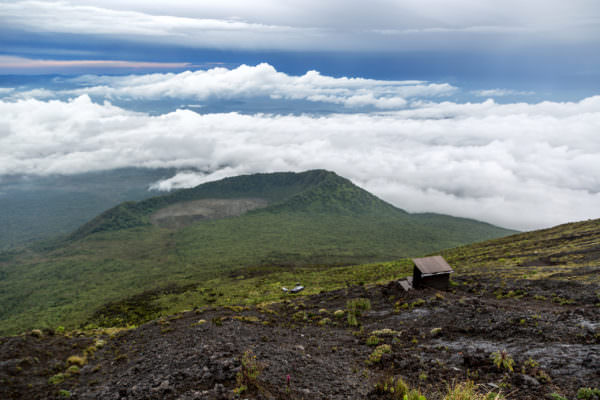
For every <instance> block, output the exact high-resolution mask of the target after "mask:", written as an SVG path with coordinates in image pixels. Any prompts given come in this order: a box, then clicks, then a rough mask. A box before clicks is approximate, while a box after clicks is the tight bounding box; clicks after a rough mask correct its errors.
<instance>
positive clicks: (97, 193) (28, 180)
mask: <svg viewBox="0 0 600 400" xmlns="http://www.w3.org/2000/svg"><path fill="white" fill-rule="evenodd" d="M174 173H175V169H166V168H162V169H149V168H123V169H115V170H110V171H101V172H89V173H82V174H75V175H68V176H67V175H50V176H6V175H3V176H0V250H3V249H7V248H11V247H18V246H20V245H23V244H25V243H31V242H32V241H35V240H43V239H48V238H51V237H55V236H57V235H68V234H70V233H72V232H73V230H75V229H77V228H78V227H79V226H81V225H82V224H84V223H85V222H87V221H89V220H90V219H91V218H94V217H95V216H96V215H98V214H99V213H101V212H102V211H104V210H106V209H108V208H110V207H114V206H115V205H117V204H119V203H121V202H123V201H127V200H142V199H144V198H147V197H151V196H155V195H156V192H150V191H149V190H148V187H149V185H150V184H151V183H153V182H156V181H158V180H160V179H165V178H168V177H170V176H172V175H173V174H174Z"/></svg>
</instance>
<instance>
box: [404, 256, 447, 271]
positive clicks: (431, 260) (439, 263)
mask: <svg viewBox="0 0 600 400" xmlns="http://www.w3.org/2000/svg"><path fill="white" fill-rule="evenodd" d="M412 261H413V262H414V263H415V266H416V267H417V268H419V271H421V273H422V274H425V275H434V274H442V273H446V274H449V273H451V272H454V271H453V270H452V267H451V266H450V265H448V263H447V262H446V260H444V258H443V257H442V256H433V257H423V258H413V259H412Z"/></svg>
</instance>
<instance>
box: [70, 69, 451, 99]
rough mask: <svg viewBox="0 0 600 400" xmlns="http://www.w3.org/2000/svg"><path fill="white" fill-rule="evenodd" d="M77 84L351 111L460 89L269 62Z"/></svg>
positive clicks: (152, 95)
mask: <svg viewBox="0 0 600 400" xmlns="http://www.w3.org/2000/svg"><path fill="white" fill-rule="evenodd" d="M73 82H75V83H77V84H78V85H82V86H84V87H83V88H80V89H77V90H71V91H68V92H67V93H68V94H71V95H79V94H89V95H92V96H98V97H102V98H107V99H116V98H119V99H135V100H159V99H165V98H172V99H192V100H197V101H207V100H212V99H228V100H229V99H239V98H244V99H248V98H253V97H261V96H264V97H270V98H271V99H274V100H278V99H286V100H306V101H311V102H325V103H333V104H340V105H343V106H345V107H350V108H355V107H365V106H371V107H376V108H381V109H391V108H398V107H403V106H405V105H406V100H405V99H406V98H413V97H437V96H446V95H449V94H452V93H454V92H455V91H456V90H457V88H455V87H454V86H452V85H450V84H447V83H428V82H423V81H381V80H374V79H364V78H346V77H342V78H335V77H331V76H325V75H321V74H320V73H319V72H318V71H308V72H307V73H306V74H304V75H301V76H293V75H287V74H285V73H283V72H278V71H277V70H276V69H275V68H274V67H272V66H271V65H269V64H266V63H262V64H259V65H256V66H248V65H241V66H239V67H237V68H234V69H227V68H212V69H208V70H198V71H186V72H182V73H178V74H174V73H169V74H146V75H130V76H121V77H119V76H94V75H87V76H82V77H78V78H76V79H75V80H74V81H73Z"/></svg>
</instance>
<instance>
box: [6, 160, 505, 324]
mask: <svg viewBox="0 0 600 400" xmlns="http://www.w3.org/2000/svg"><path fill="white" fill-rule="evenodd" d="M217 198H221V199H235V198H237V199H240V198H255V199H263V200H266V201H267V204H268V205H267V207H264V208H258V209H254V210H252V211H249V212H247V213H245V214H243V215H240V216H237V217H230V218H223V219H216V220H215V219H207V220H204V221H201V222H195V221H193V222H195V223H192V224H191V225H189V226H185V227H183V228H181V229H165V228H161V227H160V226H156V225H153V224H152V223H151V216H152V215H153V213H155V212H157V211H158V210H161V209H165V207H170V206H172V205H175V204H181V203H185V202H190V201H197V200H200V199H217ZM178 226H179V225H178ZM180 226H183V225H180ZM510 233H513V231H509V230H506V229H502V228H499V227H495V226H492V225H489V224H484V223H481V222H478V221H474V220H469V219H463V218H454V217H449V216H443V215H436V214H409V213H407V212H405V211H403V210H400V209H398V208H396V207H394V206H392V205H390V204H388V203H386V202H384V201H382V200H380V199H378V198H377V197H375V196H373V195H372V194H370V193H368V192H367V191H365V190H363V189H361V188H359V187H357V186H356V185H354V184H352V183H351V182H350V181H349V180H347V179H344V178H341V177H339V176H337V175H336V174H334V173H332V172H328V171H322V170H315V171H308V172H304V173H299V174H294V173H277V174H256V175H248V176H241V177H235V178H228V179H224V180H221V181H218V182H211V183H207V184H204V185H200V186H198V187H196V188H193V189H186V190H179V191H176V192H174V193H171V194H168V195H165V196H160V197H154V198H151V199H147V200H143V201H140V202H128V203H124V204H121V205H119V206H117V207H115V208H113V209H111V210H109V211H107V212H105V213H103V214H101V215H100V216H98V217H97V218H95V219H94V220H92V221H90V222H89V223H87V224H85V225H84V226H83V227H81V228H80V229H79V230H78V231H77V232H76V233H75V234H73V235H72V237H71V238H70V240H68V241H65V242H62V244H59V245H58V246H57V247H55V248H53V249H52V250H49V251H45V252H35V250H34V251H32V250H29V251H24V252H21V253H18V254H8V253H5V254H4V255H2V254H0V333H7V332H15V331H17V330H19V329H23V328H25V327H34V326H43V325H56V324H63V325H70V326H76V325H77V324H79V323H81V322H82V321H84V320H86V319H88V318H89V316H90V315H91V314H93V313H94V311H95V310H96V309H98V308H99V307H101V306H102V305H103V304H105V303H107V302H110V301H120V300H122V299H124V298H126V297H129V296H132V295H135V294H139V293H142V292H144V291H154V290H157V289H159V292H161V291H162V290H163V289H162V288H164V287H166V286H169V287H175V288H178V287H188V286H190V285H192V286H193V285H198V284H201V282H205V281H206V280H207V279H218V278H219V277H221V276H226V275H227V274H228V273H229V272H230V271H231V270H232V269H239V268H243V267H246V266H256V265H274V264H276V265H287V266H290V267H293V266H298V265H311V264H313V265H314V264H336V265H339V264H356V263H362V262H369V261H377V260H392V259H399V258H402V257H406V256H413V255H421V254H425V253H428V252H432V251H437V250H440V249H443V248H448V247H455V246H458V245H461V244H465V243H471V242H475V241H478V240H485V239H489V238H493V237H500V236H504V235H507V234H510ZM173 290H175V292H177V290H178V289H169V291H171V292H172V291H173ZM161 293H162V292H161ZM224 295H226V294H224ZM180 301H181V303H177V304H180V305H181V306H182V307H187V308H189V307H193V306H194V305H193V304H186V302H185V300H184V299H181V300H180ZM161 307H162V306H161ZM159 308H160V307H159Z"/></svg>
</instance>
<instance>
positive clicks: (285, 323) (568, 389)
mask: <svg viewBox="0 0 600 400" xmlns="http://www.w3.org/2000/svg"><path fill="white" fill-rule="evenodd" d="M457 283H458V285H457V286H453V287H451V290H450V291H446V292H438V291H435V290H429V289H427V290H422V291H410V292H403V291H402V290H401V289H400V288H399V286H398V285H397V284H396V283H391V284H389V285H387V286H376V287H370V288H365V287H351V288H348V289H345V290H339V291H335V292H329V293H323V294H320V295H316V296H311V297H296V298H294V297H290V301H288V302H284V303H278V304H271V305H268V306H265V307H258V308H256V307H253V308H249V309H248V308H244V309H241V308H239V309H238V308H235V307H231V308H222V309H211V310H197V311H190V312H186V313H183V314H178V315H175V316H172V317H170V318H164V319H160V320H156V321H153V322H151V323H148V324H145V325H142V326H140V327H139V328H137V329H133V330H127V331H121V332H119V333H117V334H114V335H113V336H109V335H107V334H100V333H97V336H96V337H89V336H85V335H83V334H81V336H80V337H78V336H77V335H75V334H71V336H70V337H67V336H64V335H58V334H52V332H49V331H47V332H43V335H42V336H41V337H37V336H36V335H32V334H26V335H21V336H17V337H7V338H2V339H0V383H1V384H0V398H2V399H54V398H64V397H65V396H68V394H70V396H71V398H72V399H107V400H109V399H232V398H263V399H269V398H273V399H325V398H327V399H364V398H380V397H379V396H380V395H379V394H376V393H375V391H374V385H375V384H376V383H377V382H381V381H382V380H384V379H386V378H388V377H390V376H396V377H402V378H403V379H404V380H405V381H406V382H407V383H408V384H409V385H410V386H411V387H415V388H420V390H421V391H422V392H423V393H424V394H426V395H427V398H428V400H431V399H433V400H436V399H441V396H440V395H439V393H440V392H444V391H445V390H446V387H447V385H448V384H449V383H452V382H461V381H465V380H473V381H474V382H475V383H477V384H478V387H479V390H481V391H482V392H486V391H489V390H492V389H494V390H500V391H501V392H502V393H503V394H504V395H505V396H506V398H507V399H527V400H534V399H536V400H537V399H543V398H546V397H548V396H549V395H550V394H551V393H554V392H555V393H561V394H562V395H564V396H566V397H568V398H569V399H574V398H575V393H576V391H577V389H578V388H580V387H600V307H598V305H596V304H595V303H598V302H599V301H600V300H599V299H598V297H597V294H596V293H597V292H599V290H600V289H599V288H598V287H595V286H594V287H592V286H591V285H587V286H584V285H582V284H577V283H569V282H560V281H515V282H512V283H510V282H509V283H504V284H503V286H499V285H497V284H496V283H495V282H493V281H491V280H490V281H481V280H480V281H478V282H468V281H463V280H461V279H460V278H457ZM520 296H523V297H522V298H518V297H520ZM534 296H536V297H534ZM542 297H543V298H544V299H543V298H542ZM354 298H368V299H369V300H370V303H371V310H370V311H365V312H364V313H363V314H362V315H361V316H359V317H358V322H359V324H360V326H358V327H356V326H354V327H351V326H349V325H348V322H347V319H346V315H344V317H342V318H338V317H336V316H334V315H333V313H334V312H335V311H336V310H340V309H342V310H345V309H346V302H347V300H348V299H354ZM570 302H573V303H571V304H569V303H570ZM324 318H329V320H330V322H328V323H325V322H323V320H324ZM199 320H204V321H206V322H204V323H200V324H199V323H198V321H199ZM385 328H387V329H390V330H392V331H393V332H392V333H388V334H385V333H380V334H379V335H378V337H379V339H380V343H379V344H383V343H386V344H389V345H390V347H391V352H390V353H387V354H383V356H382V357H381V360H380V361H377V362H373V363H366V362H365V361H366V360H367V359H368V358H369V356H370V354H371V353H372V352H373V350H374V348H375V347H373V346H368V345H367V344H366V342H367V338H369V337H370V336H372V332H373V331H375V330H382V329H385ZM436 328H441V329H436ZM98 339H102V340H104V341H105V345H104V346H103V347H100V346H97V347H98V348H97V350H96V351H95V352H92V351H89V350H88V356H87V360H86V361H85V365H84V366H82V367H81V368H80V370H79V371H78V372H73V373H70V374H67V375H66V376H65V380H64V381H63V382H61V383H56V384H53V383H50V382H49V379H50V378H51V377H53V376H55V375H56V374H59V373H63V374H64V373H65V371H66V370H67V368H68V365H67V361H66V360H67V358H68V357H69V356H72V355H83V354H84V352H85V351H86V350H85V349H86V348H88V349H89V346H92V345H93V344H94V343H95V342H96V341H97V340H98ZM502 350H506V352H507V353H508V356H509V357H510V358H512V359H514V365H513V369H514V371H513V372H511V371H509V370H508V369H505V368H503V369H499V368H497V367H496V366H495V365H494V363H493V361H492V353H493V352H496V351H502ZM248 351H251V352H252V353H248V355H249V356H250V357H251V356H252V355H254V356H255V357H256V359H255V361H252V363H251V364H252V365H250V366H255V367H256V368H257V370H260V374H259V375H258V377H257V378H256V379H254V378H248V377H247V378H246V379H245V380H244V381H243V382H236V375H238V373H240V372H244V371H247V368H248V364H247V366H246V367H242V365H241V358H242V355H243V354H244V353H245V352H248ZM252 360H254V359H252ZM288 376H289V383H288ZM242 384H244V385H245V386H246V390H245V391H243V392H242V393H241V394H237V393H235V392H234V389H236V388H237V387H239V386H241V385H242ZM61 390H62V392H61ZM61 396H62V397H61Z"/></svg>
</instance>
